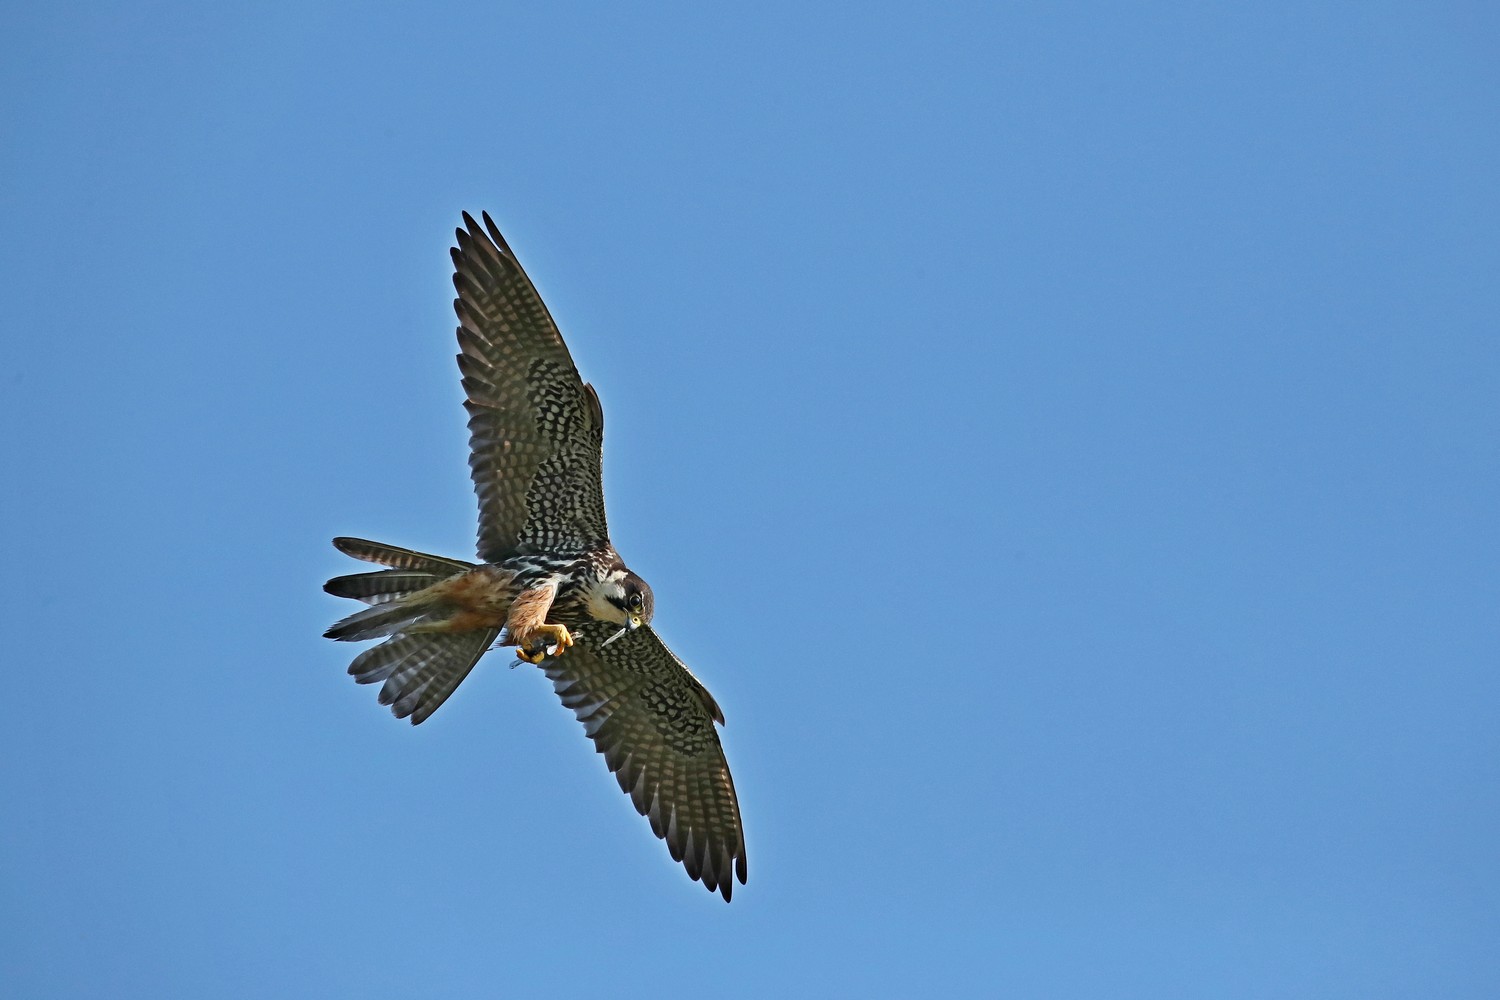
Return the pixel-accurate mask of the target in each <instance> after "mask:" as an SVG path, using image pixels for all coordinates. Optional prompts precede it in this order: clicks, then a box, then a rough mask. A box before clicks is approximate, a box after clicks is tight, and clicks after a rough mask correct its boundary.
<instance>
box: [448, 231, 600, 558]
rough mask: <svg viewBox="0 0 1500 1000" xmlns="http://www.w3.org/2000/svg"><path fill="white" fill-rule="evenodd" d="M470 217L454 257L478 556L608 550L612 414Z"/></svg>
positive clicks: (510, 257) (508, 259) (495, 239)
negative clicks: (605, 450)
mask: <svg viewBox="0 0 1500 1000" xmlns="http://www.w3.org/2000/svg"><path fill="white" fill-rule="evenodd" d="M483 217H484V227H483V228H482V229H481V228H480V226H479V224H478V223H477V222H475V221H474V218H473V217H472V216H471V215H469V213H467V212H465V213H464V227H465V228H463V229H460V230H458V231H457V234H458V246H457V247H455V248H454V249H453V266H454V272H453V285H454V287H455V288H456V289H457V290H458V298H457V299H455V300H454V302H453V308H454V311H455V312H457V313H458V344H459V347H460V348H462V351H463V353H461V354H459V356H458V367H459V371H460V372H461V373H462V374H463V385H464V391H465V392H466V393H467V394H468V399H467V400H466V401H465V402H464V407H465V409H467V410H468V411H469V446H470V450H471V454H470V456H469V468H470V469H471V470H472V473H473V477H474V490H475V492H476V493H478V494H479V558H481V559H483V560H485V561H487V562H498V561H500V560H502V559H505V558H506V557H508V556H511V555H514V554H515V553H517V552H521V551H544V552H549V553H556V554H559V555H570V554H574V553H578V552H583V551H587V550H590V549H597V548H602V547H604V546H605V545H608V544H609V530H608V528H607V526H606V524H605V519H604V489H603V486H602V484H601V481H600V471H599V448H600V444H601V443H602V441H603V439H604V413H603V411H602V409H601V408H600V406H599V397H598V396H597V395H596V394H595V393H594V389H593V387H592V386H589V385H585V384H584V383H583V380H582V379H580V378H579V377H578V369H577V368H576V367H575V366H574V365H573V358H572V357H571V356H570V355H569V354H568V348H567V345H566V344H564V343H563V339H562V334H561V333H559V332H558V329H557V324H556V323H554V322H553V321H552V315H551V314H550V313H549V312H548V311H547V306H546V305H545V304H544V303H543V302H542V298H541V296H540V295H538V294H537V291H536V288H535V286H533V285H532V283H531V279H530V278H528V277H527V276H526V272H525V271H523V270H522V269H521V265H520V263H518V262H517V261H516V257H515V254H514V253H512V252H511V249H510V247H509V246H508V245H506V242H505V238H504V237H503V236H501V235H500V230H499V229H497V228H496V227H495V223H494V222H493V221H492V220H491V219H490V217H489V214H488V213H485V214H484V216H483Z"/></svg>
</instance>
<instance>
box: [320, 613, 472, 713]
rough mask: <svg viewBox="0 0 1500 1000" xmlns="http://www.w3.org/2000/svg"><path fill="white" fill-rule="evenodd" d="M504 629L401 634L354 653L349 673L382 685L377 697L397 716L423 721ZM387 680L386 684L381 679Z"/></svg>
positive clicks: (446, 697)
mask: <svg viewBox="0 0 1500 1000" xmlns="http://www.w3.org/2000/svg"><path fill="white" fill-rule="evenodd" d="M499 634H500V630H499V629H486V630H479V631H473V632H437V633H422V632H419V633H416V634H413V635H398V636H396V637H394V638H392V639H387V640H386V641H385V642H382V643H381V644H380V645H378V646H372V647H370V648H369V649H367V650H365V651H364V652H363V653H360V654H359V655H358V656H356V657H355V658H354V662H353V663H351V664H349V673H350V675H351V676H353V678H354V680H355V681H356V682H357V683H360V684H382V686H381V688H380V695H379V700H380V703H381V704H382V705H389V706H391V712H392V713H394V714H395V716H396V718H398V719H405V718H410V719H411V724H412V725H414V726H415V725H419V724H420V723H422V722H425V721H426V720H427V719H428V718H429V717H430V716H431V715H432V713H433V712H436V711H437V710H438V709H439V708H440V707H442V704H443V702H445V701H447V700H448V696H449V695H450V694H452V693H453V691H454V689H455V688H457V687H458V685H459V684H461V683H462V682H463V679H464V678H465V677H467V676H469V671H470V670H473V669H474V664H476V663H478V662H479V658H480V657H481V656H483V655H484V652H485V650H487V649H489V648H490V644H491V643H492V642H494V641H495V638H496V636H498V635H499ZM382 682H383V683H382Z"/></svg>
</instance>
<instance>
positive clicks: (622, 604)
mask: <svg viewBox="0 0 1500 1000" xmlns="http://www.w3.org/2000/svg"><path fill="white" fill-rule="evenodd" d="M655 612H656V602H655V600H654V598H653V597H652V595H651V585H650V584H648V583H647V582H646V581H645V580H642V579H641V578H640V577H638V576H636V575H635V574H634V573H632V572H630V570H628V569H619V570H616V571H615V572H613V573H610V574H609V575H608V576H606V577H605V578H604V580H603V581H601V583H600V586H599V587H598V588H597V589H596V590H595V591H594V592H593V593H592V594H591V595H589V613H590V614H591V615H593V616H594V617H595V618H598V619H601V620H603V621H607V622H614V623H615V624H616V625H623V626H625V627H624V628H622V629H621V630H620V631H619V632H616V633H615V634H614V635H612V636H610V638H609V639H608V640H607V641H606V645H607V644H608V643H610V642H614V641H615V640H616V639H618V638H619V637H620V636H622V635H624V634H625V633H626V632H634V631H635V630H636V629H638V628H640V627H641V626H642V625H647V624H650V622H651V616H652V615H653V614H654V613H655Z"/></svg>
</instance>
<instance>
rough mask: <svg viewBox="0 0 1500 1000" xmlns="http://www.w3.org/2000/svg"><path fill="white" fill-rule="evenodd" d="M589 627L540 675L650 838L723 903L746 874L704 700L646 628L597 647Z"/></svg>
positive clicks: (595, 630) (725, 771)
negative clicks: (663, 845) (589, 741)
mask: <svg viewBox="0 0 1500 1000" xmlns="http://www.w3.org/2000/svg"><path fill="white" fill-rule="evenodd" d="M614 631H615V629H614V628H613V627H612V626H609V625H607V624H605V623H603V622H589V623H588V624H586V625H583V626H581V627H580V628H578V629H576V630H575V631H574V637H575V640H576V645H574V646H573V648H571V649H569V650H568V651H567V652H566V653H564V654H563V655H561V656H554V657H548V658H547V659H546V660H544V661H543V662H542V670H543V671H544V672H545V673H546V674H547V677H548V678H549V679H550V680H551V681H552V685H553V689H554V690H555V691H556V692H557V695H558V697H559V698H560V699H561V700H562V703H563V705H565V706H566V707H568V708H570V709H572V710H573V713H574V714H575V715H576V716H577V717H578V721H579V722H581V723H583V728H584V732H585V733H587V734H588V736H589V738H590V739H592V740H593V741H594V747H595V749H596V750H597V751H598V752H599V753H601V754H603V755H604V762H605V764H606V766H608V768H609V770H610V771H611V772H612V773H613V774H614V776H615V779H616V780H617V781H618V782H619V784H620V788H621V789H622V790H623V791H624V792H625V794H627V795H629V796H630V799H631V802H632V803H633V804H634V805H635V808H636V811H637V812H639V813H640V814H641V815H642V816H645V817H646V819H647V820H648V821H649V822H650V824H651V831H652V832H653V833H655V834H656V835H657V836H658V837H660V838H661V839H662V840H664V841H666V844H667V850H668V851H669V852H670V853H671V855H672V859H673V860H674V861H679V862H681V863H682V865H683V867H684V868H686V869H687V873H688V876H689V877H690V878H692V879H694V880H696V881H699V882H702V883H703V885H704V887H705V888H707V889H708V890H709V891H710V892H718V893H719V894H720V895H721V896H723V897H724V899H725V901H726V902H727V901H728V900H729V898H730V896H731V894H732V892H733V888H734V879H735V878H736V877H737V878H738V879H739V881H740V884H741V885H744V884H745V880H746V878H747V876H748V873H749V872H748V864H747V861H746V854H745V833H744V826H743V824H742V823H741V821H740V806H739V799H738V797H737V796H736V795H735V791H734V779H733V778H732V777H731V776H730V774H729V764H728V762H727V761H726V760H725V759H724V749H723V746H722V745H721V744H720V742H719V734H718V732H717V731H716V730H715V728H714V724H715V723H716V722H719V723H722V722H723V721H724V716H723V713H722V712H720V711H719V706H718V705H717V704H716V703H715V702H714V700H713V697H712V696H711V695H709V693H708V691H707V690H706V689H705V688H704V687H703V685H702V684H700V683H699V682H698V680H697V678H695V677H694V676H693V675H692V674H691V673H690V672H689V671H688V669H687V667H686V666H684V665H683V663H682V661H681V660H679V659H677V657H676V656H675V655H673V653H672V651H671V650H670V649H668V648H667V647H666V645H665V644H664V643H663V642H662V641H661V639H660V638H659V637H658V636H657V635H656V633H655V632H654V631H653V630H652V629H651V628H650V627H649V626H647V627H645V628H640V629H637V630H636V631H634V632H631V633H629V634H628V635H625V636H622V637H621V638H620V639H619V640H618V641H616V642H613V643H611V644H610V645H608V646H603V645H602V643H603V642H604V640H605V639H607V638H609V636H610V635H611V634H613V633H614Z"/></svg>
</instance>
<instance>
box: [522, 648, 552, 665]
mask: <svg viewBox="0 0 1500 1000" xmlns="http://www.w3.org/2000/svg"><path fill="white" fill-rule="evenodd" d="M546 656H547V647H546V646H543V647H542V648H540V649H537V650H528V649H527V648H526V647H525V646H517V647H516V658H517V659H521V660H525V661H526V662H527V663H530V664H533V665H535V664H538V663H541V662H542V660H543V659H545V658H546Z"/></svg>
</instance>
